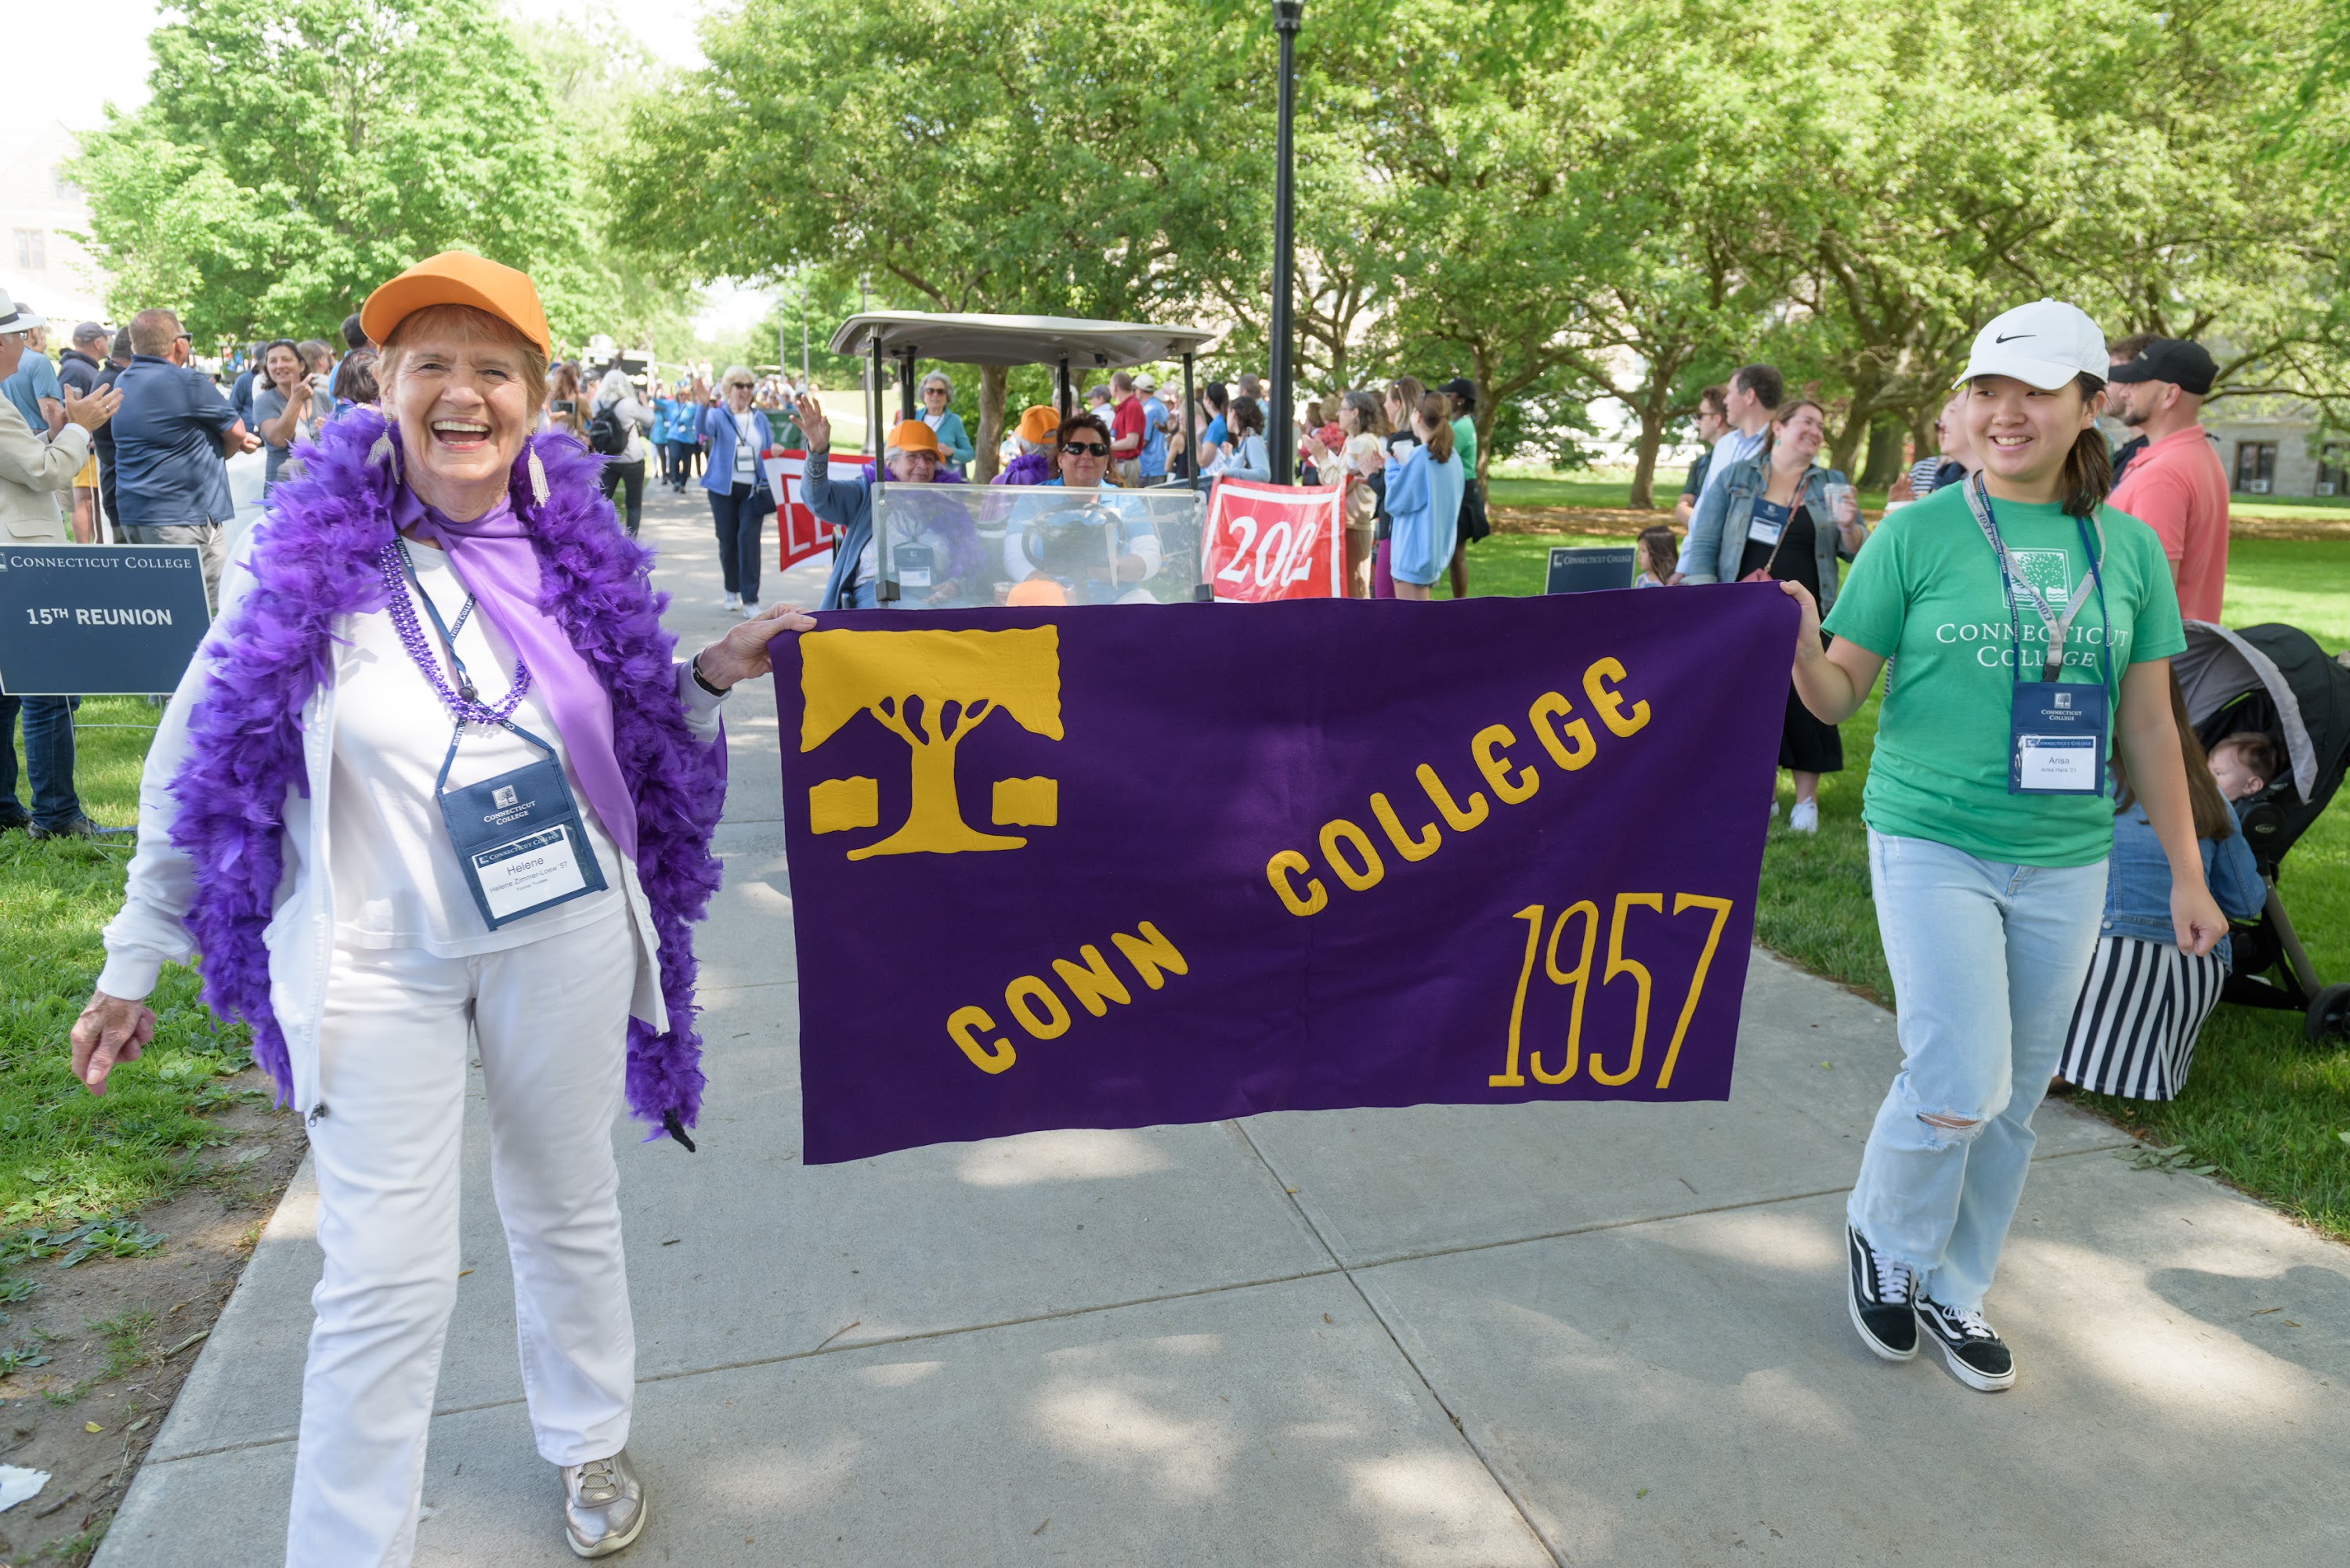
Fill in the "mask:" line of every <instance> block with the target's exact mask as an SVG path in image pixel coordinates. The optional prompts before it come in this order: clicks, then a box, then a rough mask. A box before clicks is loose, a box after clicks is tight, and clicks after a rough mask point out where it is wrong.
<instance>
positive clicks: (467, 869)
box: [438, 723, 605, 930]
mask: <svg viewBox="0 0 2350 1568" xmlns="http://www.w3.org/2000/svg"><path fill="white" fill-rule="evenodd" d="M506 728H507V729H509V730H511V731H513V732H515V734H517V735H519V736H521V737H522V738H523V739H524V740H525V741H528V742H531V743H532V744H533V745H535V746H538V747H540V748H542V749H543V750H545V751H546V753H548V755H547V756H546V758H545V759H543V760H542V761H539V762H536V763H530V764H529V765H528V766H526V767H519V768H516V769H515V770H514V771H513V772H511V773H504V774H498V775H497V776H496V777H494V778H486V779H484V780H482V781H481V782H480V783H479V784H463V785H460V786H459V787H458V788H456V789H450V788H448V787H447V785H448V782H449V765H450V763H453V762H455V761H456V760H457V737H456V736H452V737H451V738H450V742H449V755H448V757H447V758H446V759H444V760H443V761H442V763H441V778H440V781H439V785H440V787H439V790H438V793H439V795H440V799H441V819H442V821H443V822H445V823H446V824H447V825H448V827H449V838H450V841H451V843H452V844H454V845H455V846H456V849H457V865H458V867H459V869H461V870H463V872H464V874H465V885H466V886H467V887H468V888H472V889H473V904H474V907H475V908H477V909H480V910H481V911H482V919H484V921H486V922H487V923H488V925H489V928H490V929H492V930H496V929H498V928H499V927H501V926H504V925H510V924H512V923H513V922H515V921H516V920H520V919H527V918H528V917H529V916H532V915H536V914H537V913H538V912H539V911H540V910H542V909H553V908H555V906H556V905H557V904H567V903H569V902H570V901H571V900H572V899H574V898H585V897H586V896H587V895H588V894H590V893H600V892H602V891H603V890H604V888H605V882H604V869H603V867H600V866H598V864H597V863H596V855H595V851H594V850H592V849H590V848H589V847H588V846H587V832H586V829H585V828H584V826H582V824H581V822H580V820H579V806H578V803H577V802H576V801H575V800H573V799H572V795H571V781H570V780H568V779H567V778H565V777H564V776H563V764H562V763H559V762H557V761H556V759H555V756H554V754H553V753H554V750H555V748H554V747H552V746H549V745H547V744H546V742H544V741H542V740H540V739H539V738H538V737H537V736H536V735H534V734H532V733H531V732H529V731H527V730H525V729H524V728H522V726H520V725H519V724H511V723H510V724H508V725H507V726H506ZM458 734H459V735H462V734H463V729H462V728H461V729H460V730H459V732H458Z"/></svg>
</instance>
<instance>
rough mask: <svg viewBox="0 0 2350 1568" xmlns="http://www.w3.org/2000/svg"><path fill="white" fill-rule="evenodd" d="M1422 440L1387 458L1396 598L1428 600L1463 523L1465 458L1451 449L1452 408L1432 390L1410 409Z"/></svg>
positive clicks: (1447, 563)
mask: <svg viewBox="0 0 2350 1568" xmlns="http://www.w3.org/2000/svg"><path fill="white" fill-rule="evenodd" d="M1411 428H1412V433H1413V434H1415V435H1417V436H1419V445H1418V446H1416V447H1414V448H1412V449H1411V450H1410V451H1409V452H1405V453H1403V454H1402V455H1401V456H1400V457H1398V456H1395V455H1392V454H1391V455H1389V457H1388V466H1387V479H1388V496H1387V505H1388V518H1389V520H1390V521H1389V522H1388V572H1389V573H1390V574H1391V575H1392V576H1394V578H1395V590H1396V597H1398V598H1399V599H1424V598H1427V597H1429V590H1430V588H1432V587H1435V586H1436V579H1437V578H1439V577H1440V576H1443V575H1444V569H1445V567H1446V566H1450V565H1451V562H1452V545H1453V541H1454V535H1456V534H1458V533H1459V531H1460V527H1461V483H1462V478H1463V475H1462V473H1461V459H1460V456H1459V455H1458V454H1457V453H1456V452H1453V450H1452V409H1451V404H1450V403H1449V402H1447V401H1446V400H1445V398H1444V395H1443V394H1442V393H1440V392H1429V393H1427V394H1425V395H1423V396H1422V397H1421V398H1420V400H1419V406H1418V407H1417V408H1415V409H1413V410H1411Z"/></svg>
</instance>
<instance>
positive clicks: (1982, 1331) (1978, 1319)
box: [1934, 1302, 1999, 1339]
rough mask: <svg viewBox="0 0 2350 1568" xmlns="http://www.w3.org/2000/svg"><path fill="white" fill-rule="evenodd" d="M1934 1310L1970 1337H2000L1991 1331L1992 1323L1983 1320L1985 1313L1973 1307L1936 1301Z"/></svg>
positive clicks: (1945, 1320) (1944, 1320)
mask: <svg viewBox="0 0 2350 1568" xmlns="http://www.w3.org/2000/svg"><path fill="white" fill-rule="evenodd" d="M1934 1310H1935V1311H1936V1312H1939V1313H1940V1314H1942V1321H1943V1322H1945V1323H1949V1324H1956V1325H1957V1327H1958V1328H1959V1330H1960V1332H1961V1333H1962V1334H1965V1335H1966V1336H1967V1337H1968V1338H1969V1339H1997V1338H1998V1337H1999V1335H1998V1334H1993V1333H1992V1332H1991V1324H1988V1323H1986V1322H1985V1321H1983V1314H1981V1313H1979V1312H1977V1311H1976V1310H1975V1309H1974V1308H1972V1307H1960V1306H1947V1305H1944V1304H1943V1303H1940V1302H1937V1303H1934Z"/></svg>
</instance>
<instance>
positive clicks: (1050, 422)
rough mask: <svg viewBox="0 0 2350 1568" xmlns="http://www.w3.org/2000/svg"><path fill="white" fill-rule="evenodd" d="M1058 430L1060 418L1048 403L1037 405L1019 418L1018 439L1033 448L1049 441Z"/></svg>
mask: <svg viewBox="0 0 2350 1568" xmlns="http://www.w3.org/2000/svg"><path fill="white" fill-rule="evenodd" d="M1060 428H1061V416H1060V414H1059V413H1057V412H1056V411H1055V410H1054V409H1053V407H1052V406H1051V405H1050V404H1048V403H1038V404H1036V405H1035V406H1034V407H1032V408H1031V409H1029V410H1028V411H1027V412H1026V413H1024V414H1022V415H1021V416H1020V431H1019V435H1020V439H1021V440H1022V441H1027V442H1029V443H1030V444H1032V445H1035V446H1043V445H1044V444H1045V442H1046V441H1051V440H1052V439H1053V432H1054V431H1057V430H1059V429H1060Z"/></svg>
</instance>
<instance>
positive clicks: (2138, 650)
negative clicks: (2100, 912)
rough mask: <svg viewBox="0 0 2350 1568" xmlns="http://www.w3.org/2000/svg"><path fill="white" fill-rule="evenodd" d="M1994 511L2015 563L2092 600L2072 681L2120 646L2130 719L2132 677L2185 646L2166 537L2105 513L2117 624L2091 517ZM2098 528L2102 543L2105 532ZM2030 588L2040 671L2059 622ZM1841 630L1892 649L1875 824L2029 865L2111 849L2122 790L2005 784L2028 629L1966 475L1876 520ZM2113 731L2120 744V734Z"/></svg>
mask: <svg viewBox="0 0 2350 1568" xmlns="http://www.w3.org/2000/svg"><path fill="white" fill-rule="evenodd" d="M1991 507H1992V511H1993V513H1994V514H1995V515H1996V517H1997V519H1998V523H1999V531H2000V536H2001V537H2002V538H2003V539H2005V540H2006V541H2007V548H2008V554H2009V556H2011V557H2012V560H2013V561H2014V564H2015V569H2016V571H2017V573H2018V574H2019V575H2020V576H2022V578H2023V579H2024V580H2025V581H2028V582H2030V583H2031V584H2032V585H2033V587H2037V588H2038V589H2039V590H2040V591H2041V593H2042V594H2043V596H2044V597H2046V598H2047V600H2048V604H2049V607H2050V608H2052V609H2054V611H2055V612H2056V614H2057V615H2058V616H2059V617H2060V618H2061V617H2062V616H2063V615H2064V612H2065V611H2066V610H2067V609H2068V608H2070V607H2071V606H2072V603H2073V600H2074V596H2076V595H2082V594H2085V595H2088V596H2089V602H2088V604H2087V605H2086V606H2085V607H2084V608H2083V609H2082V611H2081V613H2080V615H2079V616H2078V618H2075V619H2074V622H2073V628H2072V631H2071V633H2070V634H2069V635H2068V636H2067V637H2066V639H2065V643H2064V670H2063V673H2062V675H2061V676H2060V677H2059V679H2061V680H2078V681H2094V680H2097V679H2098V677H2099V662H2098V654H2099V651H2100V649H2101V647H2102V648H2103V649H2106V650H2109V651H2110V654H2111V661H2110V671H2111V676H2112V685H2111V687H2110V688H2109V691H2110V694H2111V698H2112V711H2113V712H2114V713H2115V714H2116V715H2118V714H2119V712H2120V710H2121V679H2122V672H2123V671H2124V670H2126V669H2127V668H2128V667H2129V666H2130V665H2132V664H2141V663H2145V662H2147V660H2149V659H2168V658H2169V657H2170V656H2171V655H2172V654H2175V653H2177V652H2178V651H2179V650H2180V649H2183V648H2185V647H2186V646H2187V639H2186V635H2185V633H2184V632H2183V631H2182V630H2181V629H2180V628H2179V624H2178V593H2177V591H2176V590H2175V589H2174V588H2173V587H2171V582H2170V571H2169V567H2168V565H2167V564H2166V562H2165V561H2164V559H2163V554H2162V541H2161V540H2160V539H2159V538H2158V537H2157V536H2156V535H2155V532H2154V530H2153V529H2151V528H2149V527H2147V525H2146V524H2143V523H2141V522H2139V521H2138V520H2137V518H2135V517H2131V516H2129V515H2127V514H2124V513H2120V512H2116V511H2115V510H2114V509H2113V508H2112V507H2110V506H2107V507H2104V508H2102V509H2100V511H2099V512H2098V514H2097V515H2098V520H2099V521H2100V522H2101V523H2103V524H2104V525H2105V552H2106V554H2105V563H2104V571H2103V574H2102V575H2103V576H2104V579H2105V590H2106V597H2105V607H2106V613H2107V614H2109V615H2111V616H2112V618H2113V625H2112V628H2111V629H2110V631H2108V629H2107V628H2106V622H2105V619H2104V618H2103V617H2101V616H2100V615H2099V614H2098V611H2097V601H2096V597H2095V588H2094V587H2092V586H2091V584H2090V581H2089V565H2090V563H2089V559H2088V557H2087V556H2086V555H2085V552H2084V548H2083V539H2082V533H2083V530H2082V529H2081V528H2080V526H2079V525H2078V524H2075V523H2074V520H2073V519H2072V518H2071V517H2068V516H2066V515H2065V514H2064V511H2063V510H2062V509H2061V508H2059V507H2056V506H2053V505H2040V506H2027V505H2023V504H2019V503H2016V502H2012V501H1999V500H1994V501H1993V502H1992V503H1991ZM2087 534H2088V539H2087V544H2088V545H2090V546H2091V547H2094V546H2095V544H2096V538H2097V531H2096V528H2095V526H2094V525H2092V526H2091V527H2090V528H2089V529H2088V530H2087ZM2017 598H2018V601H2019V602H2018V603H2017V606H2016V619H2017V620H2019V621H2021V622H2022V628H2023V638H2024V649H2025V659H2024V667H2023V675H2024V679H2026V680H2038V679H2040V675H2041V668H2042V660H2043V659H2044V657H2045V649H2046V647H2047V633H2046V631H2045V630H2044V629H2043V623H2042V621H2041V618H2040V615H2039V612H2038V611H2037V610H2036V609H2034V608H2033V605H2032V600H2031V597H2030V596H2029V595H2027V594H2023V593H2022V592H2021V591H2019V592H2018V594H2017ZM1827 629H1828V630H1829V631H1830V632H1833V633H1834V634H1835V635H1836V636H1837V637H1840V638H1845V639H1849V640H1850V641H1853V642H1856V643H1858V644H1859V645H1860V646H1861V647H1863V648H1865V649H1868V650H1869V651H1870V652H1871V653H1876V654H1881V655H1883V656H1884V657H1885V658H1887V659H1889V660H1891V663H1889V664H1888V665H1887V667H1886V670H1885V702H1884V706H1883V708H1882V710H1881V711H1880V712H1879V714H1878V717H1877V749H1876V753H1875V754H1874V756H1873V757H1872V759H1871V760H1870V763H1869V765H1868V785H1867V788H1866V790H1865V791H1864V792H1863V793H1862V795H1861V816H1862V818H1863V819H1864V820H1866V822H1867V824H1868V826H1871V827H1873V828H1875V829H1877V832H1879V833H1887V834H1893V835H1896V836H1900V837H1904V838H1927V839H1931V840H1933V841H1934V842H1936V843H1938V844H1947V845H1950V846H1951V847H1953V848H1956V849H1963V850H1965V851H1966V852H1967V853H1968V854H1970V855H1972V856H1975V857H1978V858H1981V859H1984V860H1992V861H1999V862H2002V863H2006V864H2012V865H2019V866H2088V865H2094V864H2095V862H2097V861H2099V860H2103V859H2104V858H2105V857H2106V855H2107V854H2108V853H2109V852H2110V851H2111V849H2112V847H2113V838H2114V803H2113V797H2112V794H2111V793H2110V791H2109V792H2108V793H2107V794H2106V795H2105V796H2103V797H2099V796H2095V795H2065V794H2008V793H2007V779H2008V743H2009V742H2008V723H2009V716H2010V713H2011V711H2012V708H2011V698H2010V695H2009V693H2010V692H2011V691H2012V685H2013V682H2014V680H2015V672H2014V668H2013V661H2014V654H2015V634H2014V632H2013V630H2012V628H2011V623H2010V621H2009V618H2008V612H2007V601H2006V598H2005V597H2004V596H2003V595H2002V592H2001V589H2000V577H1999V559H1998V557H1997V556H1994V555H1992V554H1991V541H1989V540H1988V539H1985V538H1984V537H1983V535H1982V530H1981V528H1980V527H1979V526H1977V525H1976V523H1975V519H1974V514H1973V513H1972V512H1970V510H1969V509H1968V507H1967V499H1966V492H1965V488H1964V487H1963V486H1961V485H1957V484H1951V485H1945V486H1944V487H1943V488H1941V489H1939V490H1937V491H1936V492H1934V493H1933V494H1931V495H1929V496H1928V497H1927V498H1926V499H1925V500H1923V501H1920V502H1918V503H1917V504H1914V505H1910V506H1905V507H1903V508H1902V509H1901V510H1899V511H1898V512H1896V513H1895V514H1893V515H1892V516H1890V517H1887V519H1886V520H1885V521H1884V522H1883V523H1882V524H1879V525H1878V527H1877V532H1876V533H1875V534H1874V535H1871V536H1870V538H1869V541H1868V543H1867V545H1866V546H1865V547H1864V548H1863V549H1862V550H1861V552H1860V556H1859V558H1858V559H1856V561H1854V562H1853V564H1852V568H1851V570H1850V571H1849V572H1848V573H1847V574H1846V577H1845V584H1844V588H1843V590H1842V591H1841V592H1840V593H1839V594H1838V595H1837V596H1836V602H1835V608H1834V609H1833V610H1831V611H1830V612H1829V614H1828V618H1827ZM2106 739H2107V746H2108V751H2107V754H2108V755H2111V754H2112V753H2111V749H2110V748H2111V744H2112V737H2111V735H2110V734H2108V736H2107V738H2106Z"/></svg>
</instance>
